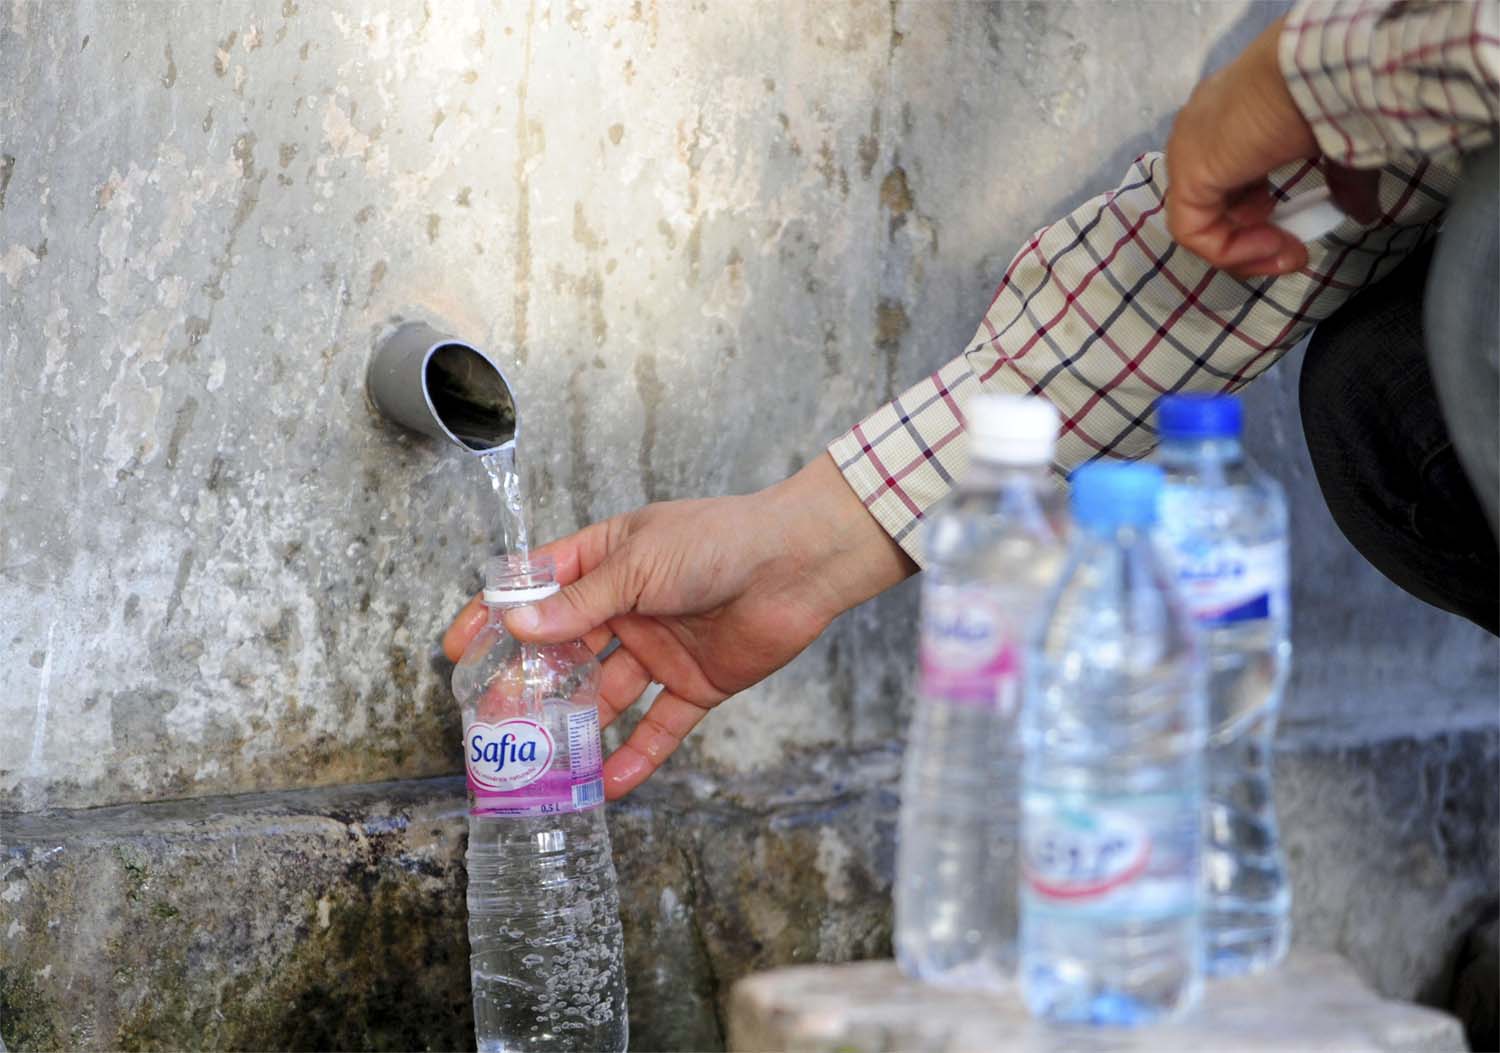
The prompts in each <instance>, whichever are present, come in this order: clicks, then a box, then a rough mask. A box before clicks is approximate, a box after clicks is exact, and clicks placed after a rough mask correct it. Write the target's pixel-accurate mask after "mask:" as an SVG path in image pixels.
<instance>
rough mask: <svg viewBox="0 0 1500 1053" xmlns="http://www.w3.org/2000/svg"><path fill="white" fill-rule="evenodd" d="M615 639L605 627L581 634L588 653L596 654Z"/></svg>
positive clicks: (607, 627)
mask: <svg viewBox="0 0 1500 1053" xmlns="http://www.w3.org/2000/svg"><path fill="white" fill-rule="evenodd" d="M614 638H615V634H614V633H612V632H611V631H610V629H609V626H607V625H601V626H599V628H597V629H592V630H590V631H589V632H586V633H584V634H583V645H584V646H585V647H587V648H588V649H589V650H590V651H593V652H594V653H595V654H598V653H599V652H600V651H602V650H604V649H605V648H606V647H608V646H609V642H610V641H611V640H613V639H614Z"/></svg>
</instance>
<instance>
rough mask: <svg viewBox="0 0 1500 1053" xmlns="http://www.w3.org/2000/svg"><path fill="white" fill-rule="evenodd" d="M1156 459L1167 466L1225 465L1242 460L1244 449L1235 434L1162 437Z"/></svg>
mask: <svg viewBox="0 0 1500 1053" xmlns="http://www.w3.org/2000/svg"><path fill="white" fill-rule="evenodd" d="M1157 459H1158V460H1159V461H1160V462H1161V464H1163V465H1165V466H1167V467H1177V466H1187V465H1190V464H1203V463H1205V462H1207V463H1210V464H1222V465H1226V466H1227V465H1232V464H1238V463H1240V462H1241V461H1243V460H1244V459H1245V449H1244V446H1243V445H1242V444H1241V442H1240V439H1239V436H1237V435H1236V436H1223V437H1218V438H1212V439H1173V438H1163V439H1162V440H1161V446H1160V448H1159V450H1158V452H1157Z"/></svg>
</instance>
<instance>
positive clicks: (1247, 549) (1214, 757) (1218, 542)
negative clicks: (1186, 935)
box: [1156, 396, 1292, 975]
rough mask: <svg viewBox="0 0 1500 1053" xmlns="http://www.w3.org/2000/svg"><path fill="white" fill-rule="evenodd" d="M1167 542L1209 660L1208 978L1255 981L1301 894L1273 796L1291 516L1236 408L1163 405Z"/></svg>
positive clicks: (1286, 658) (1181, 399)
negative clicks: (1291, 879)
mask: <svg viewBox="0 0 1500 1053" xmlns="http://www.w3.org/2000/svg"><path fill="white" fill-rule="evenodd" d="M1156 421H1157V430H1158V432H1159V434H1160V436H1161V447H1160V452H1159V453H1158V455H1157V457H1158V460H1159V461H1160V463H1161V466H1162V468H1163V469H1164V470H1165V471H1166V487H1165V489H1164V491H1163V494H1162V506H1161V511H1162V537H1163V539H1164V541H1165V542H1166V550H1167V554H1168V557H1169V558H1170V559H1171V560H1172V561H1173V563H1174V564H1175V566H1176V571H1177V580H1178V587H1179V589H1180V591H1181V593H1182V596H1183V599H1184V601H1185V602H1186V603H1187V605H1188V608H1189V610H1191V611H1192V613H1193V615H1194V617H1196V618H1197V619H1198V624H1199V626H1200V627H1201V628H1202V629H1203V637H1204V643H1205V646H1206V651H1207V658H1208V669H1209V673H1208V677H1209V679H1208V724H1209V741H1208V757H1207V764H1208V770H1207V779H1208V826H1207V843H1206V845H1205V847H1204V853H1205V854H1204V859H1203V871H1204V882H1205V887H1206V890H1207V895H1208V902H1207V903H1206V904H1205V907H1204V918H1203V926H1204V941H1205V954H1206V956H1207V961H1206V963H1205V964H1206V967H1207V969H1208V971H1209V973H1210V974H1220V975H1223V974H1233V973H1245V972H1255V971H1259V970H1262V969H1266V968H1270V967H1271V966H1274V965H1275V964H1276V963H1277V962H1279V961H1280V960H1281V959H1282V957H1283V956H1284V955H1285V954H1286V950H1287V945H1288V944H1289V943H1290V940H1291V899H1292V897H1291V889H1290V886H1289V885H1288V883H1287V879H1286V864H1285V862H1284V861H1283V858H1282V853H1281V844H1280V838H1279V837H1278V836H1277V827H1276V809H1275V802H1274V801H1273V799H1272V796H1271V746H1272V740H1273V739H1274V737H1275V733H1276V714H1277V711H1278V709H1279V708H1280V703H1281V692H1282V688H1283V686H1284V685H1285V683H1286V678H1287V672H1288V668H1289V666H1290V663H1291V644H1290V642H1289V641H1288V625H1289V621H1290V618H1289V602H1288V593H1287V507H1286V499H1285V497H1284V496H1283V495H1282V491H1281V487H1280V486H1278V485H1277V484H1276V483H1275V482H1274V481H1273V480H1271V479H1269V478H1267V477H1266V476H1264V475H1262V474H1261V473H1260V472H1259V471H1257V470H1256V469H1255V468H1254V467H1253V466H1252V465H1250V464H1249V463H1248V462H1247V461H1246V459H1245V456H1244V452H1243V450H1242V449H1241V447H1240V429H1241V421H1240V404H1239V401H1238V400H1237V399H1234V398H1232V397H1219V398H1204V397H1191V396H1173V397H1170V398H1165V399H1162V400H1161V402H1160V403H1159V404H1158V405H1157V413H1156Z"/></svg>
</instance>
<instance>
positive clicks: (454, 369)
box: [368, 322, 521, 454]
mask: <svg viewBox="0 0 1500 1053" xmlns="http://www.w3.org/2000/svg"><path fill="white" fill-rule="evenodd" d="M368 383H369V388H370V398H371V399H372V400H373V401H374V403H375V407H376V408H377V409H378V410H380V412H381V413H382V414H384V415H385V416H387V417H389V418H390V419H391V420H393V421H395V422H396V423H397V424H400V425H402V426H404V427H407V428H410V429H412V430H413V431H419V432H421V433H423V434H424V435H431V436H433V437H434V438H439V439H448V440H449V441H451V442H453V443H454V444H455V445H457V446H458V447H459V448H460V449H462V450H464V451H465V452H466V453H475V454H483V453H487V452H489V451H491V450H497V449H500V448H501V447H505V446H514V444H515V441H516V434H517V432H518V431H519V429H520V423H521V420H520V415H519V414H518V413H517V412H516V399H515V395H514V394H513V393H512V391H511V387H510V383H509V381H507V380H506V379H505V374H504V373H503V372H501V370H500V367H499V366H498V365H497V364H496V363H495V362H494V360H493V359H491V358H490V357H489V356H488V355H486V354H485V353H484V352H483V351H480V350H479V349H478V348H476V347H474V346H473V345H472V344H467V343H464V341H462V340H457V339H455V338H453V337H451V336H448V335H446V334H444V333H440V332H438V331H437V330H436V329H434V328H432V326H430V325H428V324H427V323H426V322H407V323H406V324H404V325H402V326H401V327H400V328H399V329H397V330H396V331H395V332H394V333H392V334H391V335H390V336H388V337H386V338H385V339H384V340H383V341H381V343H380V345H379V346H378V347H376V349H375V357H374V358H373V359H372V360H371V361H370V372H369V379H368Z"/></svg>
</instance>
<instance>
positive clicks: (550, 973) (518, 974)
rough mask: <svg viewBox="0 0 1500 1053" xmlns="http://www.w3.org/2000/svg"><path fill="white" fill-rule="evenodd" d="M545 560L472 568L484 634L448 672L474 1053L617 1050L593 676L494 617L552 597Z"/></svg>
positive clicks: (617, 993)
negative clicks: (458, 760)
mask: <svg viewBox="0 0 1500 1053" xmlns="http://www.w3.org/2000/svg"><path fill="white" fill-rule="evenodd" d="M557 588H558V586H557V584H556V582H555V581H554V578H553V567H552V563H551V561H550V560H547V559H529V560H528V559H525V558H521V557H514V556H512V557H499V558H496V559H492V560H490V561H489V564H488V565H487V566H486V569H485V588H484V602H485V605H486V606H487V607H488V608H489V613H490V617H489V621H488V623H487V624H486V625H485V627H484V629H483V630H482V631H481V632H480V633H479V635H478V636H476V637H475V638H474V641H473V643H471V644H470V645H469V649H468V650H467V651H466V652H464V656H463V658H462V659H460V660H459V663H458V666H457V668H455V669H454V671H453V693H454V694H455V695H456V696H457V697H458V701H459V704H460V705H461V706H462V708H463V726H464V762H465V767H466V769H467V772H468V782H469V853H468V872H469V893H468V906H469V951H470V958H469V961H470V968H471V973H472V979H473V989H474V1031H475V1034H476V1037H477V1039H478V1043H479V1049H480V1051H481V1053H486V1051H501V1050H503V1051H506V1053H511V1051H519V1050H534V1051H543V1050H545V1051H548V1053H558V1051H573V1050H576V1051H579V1053H583V1051H588V1053H596V1051H601V1050H602V1051H618V1050H624V1049H625V1046H626V1040H627V1037H628V1025H627V1021H626V1012H625V968H624V949H623V941H622V938H621V930H620V896H619V890H618V888H617V887H616V884H615V867H614V861H613V859H612V858H611V856H610V846H609V829H608V828H607V827H606V826H605V823H604V809H603V808H602V807H601V805H602V804H603V803H604V781H603V777H602V771H603V757H602V751H601V748H600V742H599V709H598V698H599V675H600V671H599V663H598V662H597V661H595V659H594V656H593V655H592V654H591V653H590V652H589V650H588V648H587V647H585V646H584V645H583V644H582V643H571V644H560V645H550V646H544V647H536V646H532V645H522V644H520V643H518V642H517V641H516V640H515V639H514V638H512V637H511V636H510V635H509V634H508V633H506V632H505V629H504V626H503V625H502V624H501V622H500V612H501V611H503V610H505V609H506V608H507V607H513V606H518V605H521V604H527V603H535V602H537V601H538V600H540V599H543V598H544V597H546V596H549V595H551V594H552V593H554V592H556V591H557Z"/></svg>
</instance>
